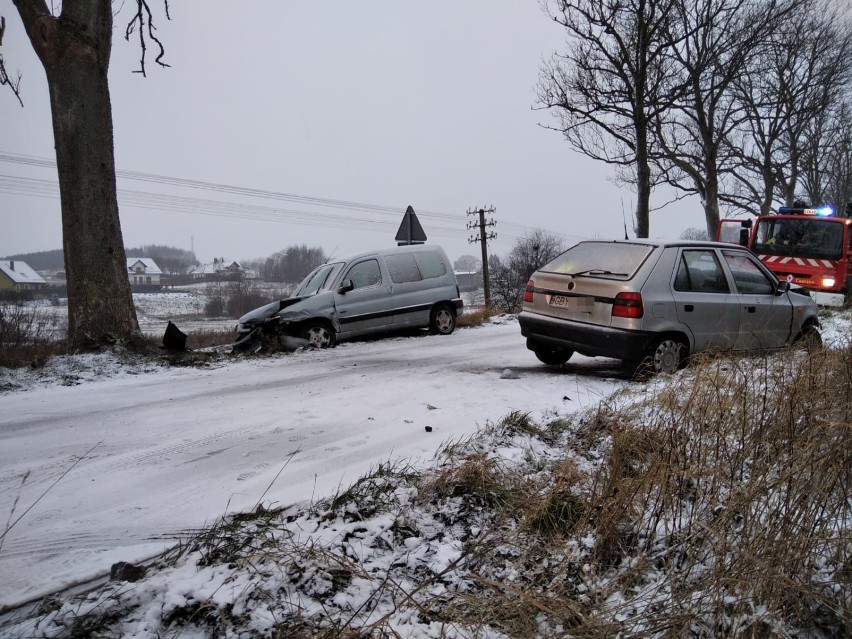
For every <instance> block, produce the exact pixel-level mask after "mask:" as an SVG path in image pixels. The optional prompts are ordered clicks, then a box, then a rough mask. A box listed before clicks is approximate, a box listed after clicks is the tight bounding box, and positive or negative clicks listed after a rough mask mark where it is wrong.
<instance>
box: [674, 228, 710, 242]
mask: <svg viewBox="0 0 852 639" xmlns="http://www.w3.org/2000/svg"><path fill="white" fill-rule="evenodd" d="M680 239H682V240H691V241H704V240H707V239H710V238H708V237H707V229H698V228H695V227H694V226H690V227H689V228H688V229H685V230H684V231H683V233H681V234H680Z"/></svg>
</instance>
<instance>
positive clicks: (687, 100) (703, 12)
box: [655, 0, 801, 237]
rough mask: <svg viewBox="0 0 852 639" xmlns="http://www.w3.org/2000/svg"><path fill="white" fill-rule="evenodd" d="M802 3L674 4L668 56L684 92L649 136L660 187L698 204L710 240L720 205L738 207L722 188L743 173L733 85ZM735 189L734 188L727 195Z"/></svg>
mask: <svg viewBox="0 0 852 639" xmlns="http://www.w3.org/2000/svg"><path fill="white" fill-rule="evenodd" d="M800 1H801V0H679V2H678V3H676V11H675V16H674V17H673V19H672V21H671V23H670V26H671V28H672V29H673V30H674V31H675V33H676V34H683V36H684V38H683V39H682V40H681V39H679V38H675V37H673V39H675V40H676V41H677V44H676V46H674V47H672V48H671V50H670V51H671V56H672V60H673V61H674V63H675V64H676V65H677V67H678V69H679V73H680V74H681V75H682V78H683V81H684V83H685V84H686V86H687V90H686V91H685V92H684V93H683V94H682V98H681V99H680V100H678V101H677V103H676V104H675V105H674V108H673V109H670V110H668V111H660V112H659V113H660V116H659V117H658V118H657V119H656V120H655V134H656V136H657V141H658V144H659V147H661V148H662V149H663V155H662V156H660V157H656V158H655V161H656V163H657V166H658V167H659V169H660V170H661V171H662V173H663V175H664V176H665V179H666V181H667V182H668V183H669V184H670V185H672V186H673V187H675V188H676V189H679V190H681V191H682V192H684V193H687V194H696V195H698V196H699V197H700V198H701V202H702V205H703V207H704V217H705V221H706V225H707V234H708V236H711V237H712V236H713V235H714V234H715V231H716V227H717V226H718V224H719V217H720V216H719V211H720V206H721V205H722V204H732V205H736V204H737V201H738V200H737V199H736V198H734V197H731V196H730V195H729V193H730V190H726V189H725V188H724V182H725V181H726V180H728V181H730V180H731V179H732V176H733V175H734V174H735V173H736V172H737V171H738V170H740V169H741V165H742V160H741V154H740V153H739V152H735V148H734V146H733V145H732V144H731V139H732V137H734V135H735V132H736V131H737V130H738V129H739V127H741V126H742V124H743V122H745V121H746V119H747V117H748V114H747V113H746V112H745V110H744V109H743V106H742V104H741V103H740V102H739V101H737V100H736V99H735V95H734V92H733V86H734V83H735V82H736V81H737V80H738V78H740V76H741V75H742V74H743V73H744V72H745V71H746V69H747V68H748V62H749V61H750V60H751V59H752V58H753V57H754V56H755V55H756V54H757V53H758V52H759V51H761V50H762V48H763V47H765V46H767V43H768V42H769V37H770V35H771V34H772V32H773V31H774V30H775V29H777V28H778V25H779V24H781V22H782V21H783V19H785V18H786V17H787V15H788V14H789V13H790V11H791V7H793V6H795V5H796V3H797V2H800ZM731 190H733V189H731Z"/></svg>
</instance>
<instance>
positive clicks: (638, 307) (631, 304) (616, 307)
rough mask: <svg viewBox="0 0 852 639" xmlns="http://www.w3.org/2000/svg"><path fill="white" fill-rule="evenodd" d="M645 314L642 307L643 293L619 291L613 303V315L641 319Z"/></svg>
mask: <svg viewBox="0 0 852 639" xmlns="http://www.w3.org/2000/svg"><path fill="white" fill-rule="evenodd" d="M644 314H645V310H644V308H643V307H642V295H641V294H639V293H619V294H618V295H616V296H615V301H614V302H613V303H612V316H613V317H629V318H632V319H639V318H640V317H642V316H643V315H644Z"/></svg>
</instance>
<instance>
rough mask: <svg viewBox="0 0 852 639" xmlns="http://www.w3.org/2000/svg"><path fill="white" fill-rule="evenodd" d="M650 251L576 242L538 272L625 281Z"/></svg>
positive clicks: (639, 246)
mask: <svg viewBox="0 0 852 639" xmlns="http://www.w3.org/2000/svg"><path fill="white" fill-rule="evenodd" d="M652 250H654V247H653V246H651V245H649V244H624V243H620V242H580V243H579V244H576V245H574V246H572V247H571V248H569V249H568V250H567V251H565V252H564V253H563V254H562V255H560V256H559V257H557V258H556V259H555V260H553V261H552V262H549V263H548V264H546V265H544V266H543V267H542V268H541V269H539V270H542V271H547V272H550V273H565V274H570V275H585V276H588V277H603V278H611V279H625V280H627V279H630V278H631V277H633V274H634V273H635V272H636V270H637V269H638V268H639V267H640V266H641V265H642V262H644V261H645V258H647V257H648V255H649V254H650V253H651V251H652Z"/></svg>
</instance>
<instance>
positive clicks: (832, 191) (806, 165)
mask: <svg viewBox="0 0 852 639" xmlns="http://www.w3.org/2000/svg"><path fill="white" fill-rule="evenodd" d="M845 97H846V101H845V102H843V103H841V104H839V105H838V106H837V107H836V108H834V109H830V110H826V111H824V112H822V113H820V114H817V115H816V116H815V117H814V118H813V119H812V120H811V121H810V122H808V126H807V135H806V136H805V144H804V145H803V148H802V174H801V183H802V191H803V196H804V198H806V199H807V200H808V201H810V202H812V203H814V204H822V203H831V204H833V205H834V207H835V210H836V213H837V215H844V216H846V217H852V208H850V207H852V91H850V90H849V89H847V93H846V95H845Z"/></svg>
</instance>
